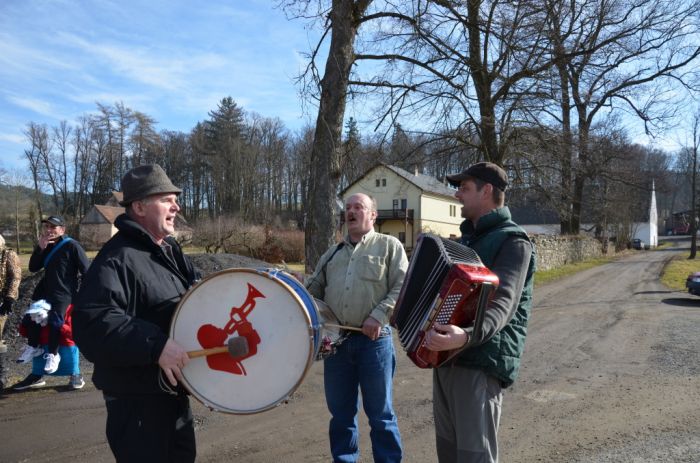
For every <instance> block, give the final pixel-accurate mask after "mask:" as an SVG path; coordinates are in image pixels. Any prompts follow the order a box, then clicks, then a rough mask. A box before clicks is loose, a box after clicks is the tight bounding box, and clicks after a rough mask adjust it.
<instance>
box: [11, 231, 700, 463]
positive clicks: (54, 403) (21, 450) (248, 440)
mask: <svg viewBox="0 0 700 463" xmlns="http://www.w3.org/2000/svg"><path fill="white" fill-rule="evenodd" d="M684 245H687V243H683V242H677V246H676V247H674V248H672V249H670V250H661V251H640V252H637V253H635V254H632V255H629V256H627V257H624V258H622V259H619V260H617V261H615V262H613V263H610V264H607V265H603V266H600V267H597V268H594V269H590V270H587V271H585V272H582V273H579V274H577V275H574V276H571V277H568V278H565V279H562V280H560V281H557V282H555V283H551V284H548V285H543V286H540V287H538V288H537V289H536V292H535V309H534V312H533V317H532V321H531V324H530V328H529V336H528V341H527V346H526V353H525V356H524V359H523V368H522V372H521V375H520V378H519V379H518V381H517V382H516V384H515V385H514V386H513V387H511V388H509V389H508V390H507V391H506V393H505V395H504V408H503V416H502V422H501V430H500V443H501V461H502V462H506V463H510V462H518V463H521V462H562V463H583V462H586V463H608V462H634V463H648V462H688V463H690V462H693V463H699V462H700V379H699V372H700V362H699V358H700V357H699V355H698V352H699V351H700V337H699V336H698V333H700V298H696V297H691V296H689V295H687V294H686V293H683V292H678V291H671V290H669V289H668V288H666V287H664V286H662V285H661V284H660V283H659V282H658V276H659V273H660V271H661V269H662V267H663V264H664V262H665V261H666V260H667V259H669V258H670V257H671V256H672V255H673V254H674V253H677V252H685V251H683V249H682V248H683V246H684ZM219 265H226V262H219ZM397 345H398V344H397ZM398 360H399V361H398V368H397V374H396V377H395V397H396V409H397V413H398V417H399V426H400V428H401V432H402V437H403V441H404V447H405V460H404V461H406V462H408V463H412V462H416V463H430V462H435V461H436V459H435V456H434V451H433V448H434V437H433V421H432V416H431V399H430V397H431V373H430V371H425V370H420V369H418V368H416V367H414V366H413V364H412V363H411V362H410V361H409V360H408V359H407V358H406V356H405V355H404V354H403V353H402V352H399V355H398ZM84 369H85V370H86V372H88V373H89V370H90V365H89V364H86V365H85V368H84ZM64 383H65V379H63V378H61V379H59V378H56V379H53V378H52V379H50V380H49V382H48V385H47V387H46V388H43V389H41V390H32V391H29V392H24V393H10V394H5V395H4V396H0V435H2V436H4V439H3V443H2V446H1V447H0V461H2V462H20V461H21V462H71V463H72V462H83V461H84V462H102V461H112V458H111V454H110V453H109V450H108V448H107V445H106V443H105V440H104V419H105V412H104V405H103V402H102V399H101V396H100V394H99V392H98V391H96V390H95V389H94V388H93V387H92V385H91V384H90V383H88V385H87V386H86V387H85V388H84V389H82V390H80V391H69V390H68V389H67V388H66V387H65V386H64ZM193 407H194V411H195V415H196V421H197V440H198V453H199V458H198V461H201V462H220V461H240V462H250V463H256V462H280V461H284V462H288V463H302V462H303V463H307V462H320V461H328V460H329V457H328V449H327V446H328V445H327V440H326V426H327V420H328V413H327V411H326V408H325V402H324V398H323V365H322V364H321V363H320V362H316V363H314V364H313V365H312V367H311V368H310V369H309V371H308V372H307V374H306V376H305V378H304V380H303V382H302V384H301V386H300V387H299V388H298V389H297V391H296V392H295V393H294V394H293V395H292V397H291V398H290V400H289V401H288V402H287V403H284V404H282V405H280V406H279V407H276V408H274V409H272V410H270V411H267V412H263V413H259V414H255V415H247V416H239V415H226V414H221V413H216V412H211V411H209V410H208V409H206V407H204V406H202V405H201V404H199V403H198V402H196V401H194V400H193ZM360 425H361V430H362V437H361V448H362V461H364V462H369V461H371V450H370V448H369V435H368V434H369V433H368V429H367V426H366V420H365V419H364V416H363V417H362V418H361V423H360Z"/></svg>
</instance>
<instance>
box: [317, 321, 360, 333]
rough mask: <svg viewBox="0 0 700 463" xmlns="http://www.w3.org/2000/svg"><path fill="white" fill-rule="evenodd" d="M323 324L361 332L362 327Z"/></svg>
mask: <svg viewBox="0 0 700 463" xmlns="http://www.w3.org/2000/svg"><path fill="white" fill-rule="evenodd" d="M323 325H324V326H330V327H332V328H340V329H341V330H350V331H359V332H362V328H358V327H356V326H346V325H336V324H335V323H324V324H323Z"/></svg>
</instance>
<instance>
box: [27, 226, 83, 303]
mask: <svg viewBox="0 0 700 463" xmlns="http://www.w3.org/2000/svg"><path fill="white" fill-rule="evenodd" d="M66 239H68V237H67V236H65V235H63V236H61V238H60V239H59V240H58V241H56V242H55V243H52V244H49V245H48V246H46V248H44V249H41V248H40V247H39V246H35V247H34V252H32V256H31V257H30V258H29V271H30V272H33V273H35V272H38V271H39V270H41V269H42V268H44V260H45V259H46V257H47V256H48V255H49V253H51V251H52V250H53V249H54V248H55V247H56V246H58V245H59V244H60V243H61V242H62V241H64V240H66ZM88 264H89V261H88V258H87V256H86V255H85V251H83V248H82V247H81V246H80V244H78V242H77V241H75V240H73V239H71V240H69V241H67V242H66V243H64V244H63V245H62V246H61V247H60V248H58V249H57V250H56V252H55V253H54V254H53V255H52V256H51V259H50V260H49V261H48V262H47V263H46V269H45V271H44V276H43V277H42V278H41V280H40V281H39V283H38V284H37V285H36V288H34V292H33V293H32V300H33V301H38V300H39V299H45V300H46V301H47V302H48V303H49V304H51V308H52V309H53V310H55V311H56V312H58V313H59V314H61V315H65V314H66V309H67V308H68V305H70V303H71V301H72V300H73V298H74V297H75V295H76V293H77V292H78V287H79V284H80V275H84V274H85V270H86V269H87V268H88Z"/></svg>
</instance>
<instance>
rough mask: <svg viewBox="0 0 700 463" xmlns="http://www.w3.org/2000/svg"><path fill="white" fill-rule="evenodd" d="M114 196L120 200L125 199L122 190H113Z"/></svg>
mask: <svg viewBox="0 0 700 463" xmlns="http://www.w3.org/2000/svg"><path fill="white" fill-rule="evenodd" d="M112 196H113V197H114V199H116V200H117V201H119V202H121V201H123V200H124V193H122V192H121V191H112Z"/></svg>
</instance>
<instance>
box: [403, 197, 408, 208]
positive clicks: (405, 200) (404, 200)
mask: <svg viewBox="0 0 700 463" xmlns="http://www.w3.org/2000/svg"><path fill="white" fill-rule="evenodd" d="M407 208H408V199H406V198H404V199H402V200H401V209H403V210H406V209H407Z"/></svg>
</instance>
